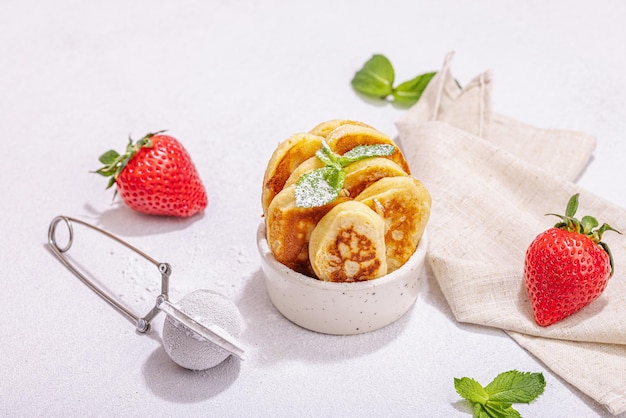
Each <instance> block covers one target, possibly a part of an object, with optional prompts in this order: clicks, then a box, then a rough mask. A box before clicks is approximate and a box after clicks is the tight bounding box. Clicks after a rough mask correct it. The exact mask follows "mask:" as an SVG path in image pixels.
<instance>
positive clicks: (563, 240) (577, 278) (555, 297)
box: [524, 194, 621, 326]
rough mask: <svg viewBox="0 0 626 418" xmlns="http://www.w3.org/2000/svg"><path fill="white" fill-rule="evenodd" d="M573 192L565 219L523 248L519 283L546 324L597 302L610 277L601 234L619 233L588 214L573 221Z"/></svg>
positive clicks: (575, 201) (609, 258)
mask: <svg viewBox="0 0 626 418" xmlns="http://www.w3.org/2000/svg"><path fill="white" fill-rule="evenodd" d="M577 210H578V194H575V195H574V196H572V197H571V198H570V200H569V202H568V203H567V208H566V210H565V215H564V216H563V215H557V214H554V213H550V214H548V215H554V216H558V217H559V218H560V219H561V221H560V222H558V223H557V224H556V225H554V227H553V228H550V229H548V230H547V231H544V232H542V233H541V234H539V235H538V236H537V237H536V238H535V239H534V241H533V242H532V243H531V244H530V246H529V247H528V249H527V250H526V259H525V265H524V279H525V283H526V290H527V291H528V295H529V296H530V301H531V304H532V308H533V312H534V316H535V321H536V322H537V324H539V325H541V326H548V325H551V324H553V323H555V322H557V321H560V320H562V319H563V318H566V317H568V316H570V315H572V314H574V313H575V312H578V311H579V310H581V309H582V308H584V307H585V306H587V305H589V304H590V303H591V302H593V301H594V300H596V299H597V298H598V297H599V296H600V294H601V293H602V292H603V291H604V289H605V288H606V285H607V283H608V281H609V279H610V278H611V276H612V275H613V267H614V266H613V256H612V255H611V251H610V250H609V247H608V246H607V245H606V243H604V242H602V241H601V240H602V234H603V233H604V232H606V231H609V230H610V231H615V232H617V233H619V234H621V233H620V232H619V231H617V230H615V229H613V228H611V227H610V226H609V225H608V224H602V226H598V221H597V220H596V219H595V218H594V217H592V216H583V218H582V219H581V220H580V221H579V220H578V219H576V218H574V215H575V214H576V211H577Z"/></svg>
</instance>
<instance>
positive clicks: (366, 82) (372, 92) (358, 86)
mask: <svg viewBox="0 0 626 418" xmlns="http://www.w3.org/2000/svg"><path fill="white" fill-rule="evenodd" d="M394 77H395V73H394V69H393V66H392V65H391V62H390V61H389V60H388V59H387V57H385V56H384V55H380V54H375V55H373V56H372V58H370V59H369V61H367V62H366V63H365V64H364V65H363V68H361V69H360V70H359V71H357V72H356V74H354V78H353V79H352V82H351V84H352V88H354V89H355V90H356V91H358V92H359V93H362V94H365V95H367V96H373V97H376V98H380V99H383V98H385V97H387V96H388V95H390V94H391V93H392V91H393V81H394Z"/></svg>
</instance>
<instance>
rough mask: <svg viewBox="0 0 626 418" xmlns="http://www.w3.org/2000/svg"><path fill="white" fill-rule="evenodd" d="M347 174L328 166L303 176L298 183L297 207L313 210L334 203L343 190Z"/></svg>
mask: <svg viewBox="0 0 626 418" xmlns="http://www.w3.org/2000/svg"><path fill="white" fill-rule="evenodd" d="M344 180H345V172H344V171H343V170H337V169H336V168H335V167H331V166H326V167H322V168H318V169H317V170H313V171H311V172H310V173H306V174H303V175H302V176H301V177H300V179H298V182H297V183H296V206H298V207H301V208H312V207H316V206H323V205H325V204H327V203H330V202H332V201H333V200H335V199H336V198H337V196H339V192H340V191H341V189H342V188H343V183H344Z"/></svg>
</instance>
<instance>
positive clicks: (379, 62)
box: [351, 54, 436, 107]
mask: <svg viewBox="0 0 626 418" xmlns="http://www.w3.org/2000/svg"><path fill="white" fill-rule="evenodd" d="M435 74H436V72H429V73H424V74H421V75H418V76H417V77H415V78H412V79H410V80H408V81H405V82H403V83H400V84H398V85H397V86H395V87H394V85H393V83H394V79H395V71H394V69H393V66H392V65H391V62H390V61H389V59H387V57H385V56H384V55H381V54H374V55H373V56H372V58H370V59H369V61H367V62H366V63H365V64H364V65H363V68H361V69H360V70H359V71H357V72H356V74H355V75H354V78H353V79H352V82H351V84H352V87H353V88H354V89H355V90H356V91H358V92H359V93H361V94H364V95H366V96H368V97H372V98H376V99H387V98H388V97H389V96H391V97H393V100H394V102H395V103H397V104H399V105H400V106H404V107H408V106H411V105H413V104H415V103H416V102H417V101H418V100H419V98H420V97H421V96H422V93H423V92H424V89H425V88H426V86H427V85H428V83H429V82H430V80H431V79H432V78H433V76H434V75H435Z"/></svg>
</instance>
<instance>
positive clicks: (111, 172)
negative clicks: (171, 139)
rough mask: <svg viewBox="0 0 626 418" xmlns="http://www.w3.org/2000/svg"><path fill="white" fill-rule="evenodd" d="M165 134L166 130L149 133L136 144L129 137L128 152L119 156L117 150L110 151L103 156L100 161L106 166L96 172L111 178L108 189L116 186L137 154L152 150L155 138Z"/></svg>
mask: <svg viewBox="0 0 626 418" xmlns="http://www.w3.org/2000/svg"><path fill="white" fill-rule="evenodd" d="M163 132H165V130H162V131H158V132H151V133H148V134H147V135H146V136H144V137H143V138H141V139H140V140H138V141H137V142H134V143H133V140H132V138H131V137H130V136H129V137H128V144H127V145H126V152H125V153H124V154H119V153H118V152H117V151H115V150H109V151H107V152H105V153H104V154H102V155H101V156H100V157H99V158H98V161H100V162H101V163H102V164H104V166H103V167H101V168H100V169H98V170H96V171H95V173H98V174H100V175H102V176H104V177H110V179H109V183H108V184H107V187H106V188H107V189H109V188H111V187H112V186H113V185H114V184H115V181H116V180H117V177H118V176H119V175H120V173H121V172H122V171H123V170H124V168H125V167H126V164H128V162H129V161H130V160H132V159H133V157H134V156H135V154H137V152H139V150H140V149H142V148H152V146H153V143H152V137H153V136H155V135H158V134H160V133H163Z"/></svg>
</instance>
